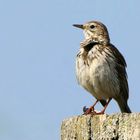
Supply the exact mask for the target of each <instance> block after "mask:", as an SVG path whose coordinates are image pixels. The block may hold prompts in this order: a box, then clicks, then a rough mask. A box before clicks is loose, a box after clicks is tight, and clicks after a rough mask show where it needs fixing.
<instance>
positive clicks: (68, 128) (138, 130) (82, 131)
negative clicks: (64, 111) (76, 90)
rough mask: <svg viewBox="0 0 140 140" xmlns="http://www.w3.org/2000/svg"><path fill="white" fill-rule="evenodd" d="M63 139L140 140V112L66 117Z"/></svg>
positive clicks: (62, 130) (62, 133) (62, 128)
mask: <svg viewBox="0 0 140 140" xmlns="http://www.w3.org/2000/svg"><path fill="white" fill-rule="evenodd" d="M61 140H140V113H130V114H127V113H123V114H122V113H119V114H113V115H106V114H104V115H94V116H92V115H87V116H85V115H81V116H76V117H71V118H68V119H65V120H64V121H63V122H62V126H61Z"/></svg>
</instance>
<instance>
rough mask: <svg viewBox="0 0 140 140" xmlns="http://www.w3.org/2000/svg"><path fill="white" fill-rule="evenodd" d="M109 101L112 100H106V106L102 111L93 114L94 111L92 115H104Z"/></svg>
mask: <svg viewBox="0 0 140 140" xmlns="http://www.w3.org/2000/svg"><path fill="white" fill-rule="evenodd" d="M111 99H112V98H109V99H108V101H107V103H106V105H105V106H104V108H103V110H102V111H101V112H95V111H94V114H93V115H95V114H96V115H100V114H104V112H105V110H106V108H107V106H108V104H109V102H110V101H111Z"/></svg>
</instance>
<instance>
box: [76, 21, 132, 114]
mask: <svg viewBox="0 0 140 140" xmlns="http://www.w3.org/2000/svg"><path fill="white" fill-rule="evenodd" d="M74 26H75V27H78V28H82V29H83V31H84V35H85V39H84V41H83V42H81V45H80V50H79V53H78V54H77V57H76V76H77V80H78V82H79V84H80V85H81V86H83V87H84V88H85V89H86V90H87V91H88V92H90V93H91V94H92V95H93V96H94V97H95V98H96V99H97V101H96V103H97V102H98V101H100V102H101V103H102V105H103V106H104V109H103V110H102V111H101V112H99V113H97V112H95V111H94V106H95V105H96V103H95V104H94V105H93V106H92V107H91V108H89V109H88V110H86V112H85V114H89V113H91V112H92V113H94V114H102V113H104V111H105V109H106V107H107V105H108V103H109V102H110V100H111V99H112V98H113V99H115V100H116V101H117V103H118V105H119V107H120V110H121V112H127V113H130V112H131V110H130V108H129V106H128V104H127V100H128V95H129V90H128V82H127V73H126V62H125V59H124V57H123V56H122V54H121V53H120V52H119V51H118V49H117V48H116V47H115V46H114V45H112V44H111V43H110V38H109V34H108V31H107V28H106V26H105V25H104V24H102V23H101V22H97V21H91V22H88V23H86V24H84V25H77V24H75V25H74Z"/></svg>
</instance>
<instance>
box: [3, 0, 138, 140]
mask: <svg viewBox="0 0 140 140" xmlns="http://www.w3.org/2000/svg"><path fill="white" fill-rule="evenodd" d="M90 20H99V21H101V22H103V23H104V24H105V25H106V26H107V27H108V30H109V33H110V38H111V42H112V43H113V44H114V45H115V46H116V47H117V48H118V49H119V50H120V51H121V52H122V54H123V55H124V57H125V59H126V61H127V64H128V68H127V72H128V81H129V89H130V98H129V105H130V108H131V110H132V111H133V112H139V110H140V109H139V108H140V101H139V100H140V93H139V92H140V91H139V87H140V75H139V72H140V1H139V0H133V1H132V0H116V1H115V0H104V1H103V0H69V1H66V0H0V139H1V140H58V139H60V126H61V122H62V120H63V119H65V118H68V117H71V116H75V115H79V114H82V107H83V106H85V105H87V106H90V105H92V103H93V102H94V101H95V99H94V98H93V97H92V96H91V95H90V94H89V93H87V92H86V91H85V90H84V89H83V88H81V87H80V86H79V85H78V84H77V81H76V78H75V55H76V53H77V52H78V49H79V44H80V41H82V39H83V34H82V31H81V30H78V29H76V28H74V27H72V24H73V23H85V22H87V21H90ZM98 108H100V106H98ZM116 112H120V110H119V108H118V105H117V104H116V102H114V101H112V102H111V103H110V104H109V106H108V108H107V110H106V113H107V114H113V113H116Z"/></svg>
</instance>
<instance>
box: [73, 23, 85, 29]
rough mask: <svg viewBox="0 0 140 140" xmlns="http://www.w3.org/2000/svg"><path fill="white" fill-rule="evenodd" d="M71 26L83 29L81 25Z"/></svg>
mask: <svg viewBox="0 0 140 140" xmlns="http://www.w3.org/2000/svg"><path fill="white" fill-rule="evenodd" d="M73 26H74V27H77V28H81V29H84V26H83V25H82V24H73Z"/></svg>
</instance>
